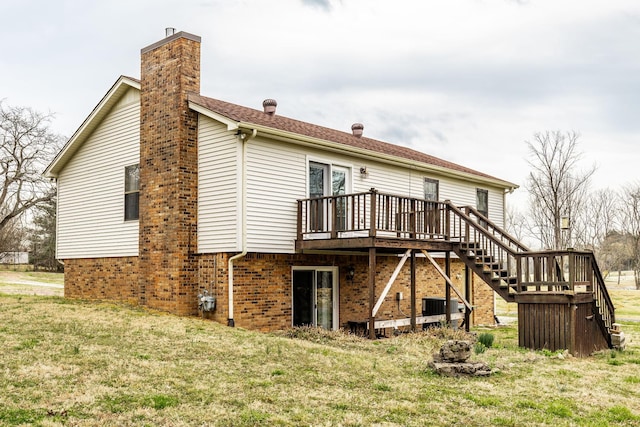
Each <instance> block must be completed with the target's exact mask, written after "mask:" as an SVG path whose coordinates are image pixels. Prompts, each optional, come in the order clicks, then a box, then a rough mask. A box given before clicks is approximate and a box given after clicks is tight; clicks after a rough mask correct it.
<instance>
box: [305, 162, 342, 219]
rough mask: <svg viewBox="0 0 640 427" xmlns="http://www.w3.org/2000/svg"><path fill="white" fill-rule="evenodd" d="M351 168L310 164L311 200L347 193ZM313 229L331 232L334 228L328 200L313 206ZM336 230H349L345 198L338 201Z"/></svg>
mask: <svg viewBox="0 0 640 427" xmlns="http://www.w3.org/2000/svg"><path fill="white" fill-rule="evenodd" d="M348 185H349V168H346V167H343V166H335V165H329V164H326V163H318V162H309V198H315V197H326V196H339V195H343V194H346V193H347V187H348ZM311 207H312V209H311V212H310V213H311V215H310V221H311V229H312V230H314V231H329V230H331V227H332V225H333V224H332V223H331V221H332V218H331V215H330V214H331V213H332V207H331V205H330V203H329V202H328V200H327V199H324V200H323V201H322V202H319V203H316V204H311ZM335 221H336V224H335V227H336V230H345V229H346V228H347V204H346V200H345V198H339V199H336V206H335Z"/></svg>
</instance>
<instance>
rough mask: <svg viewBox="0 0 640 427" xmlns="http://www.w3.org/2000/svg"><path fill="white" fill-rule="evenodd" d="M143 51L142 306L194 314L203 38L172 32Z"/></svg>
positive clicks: (141, 138)
mask: <svg viewBox="0 0 640 427" xmlns="http://www.w3.org/2000/svg"><path fill="white" fill-rule="evenodd" d="M167 34H168V36H167V37H166V38H164V39H162V40H160V41H159V42H157V43H154V44H152V45H150V46H148V47H146V48H144V49H142V51H141V85H140V86H141V89H140V220H139V228H140V236H139V237H140V239H139V258H138V261H139V267H140V274H139V291H140V303H141V304H143V305H147V306H149V307H153V308H157V309H160V310H165V311H170V312H172V313H176V314H183V315H184V314H195V313H197V299H196V296H197V293H198V289H197V286H198V284H197V273H196V271H197V260H196V259H195V255H194V254H195V252H196V241H197V239H196V228H197V227H196V226H197V196H198V194H197V188H198V187H197V186H198V169H197V166H198V144H197V128H198V121H197V120H198V117H197V113H196V112H194V111H191V110H190V109H189V107H188V102H187V94H188V93H189V92H195V93H199V92H200V37H199V36H195V35H193V34H189V33H185V32H177V33H173V34H171V32H167Z"/></svg>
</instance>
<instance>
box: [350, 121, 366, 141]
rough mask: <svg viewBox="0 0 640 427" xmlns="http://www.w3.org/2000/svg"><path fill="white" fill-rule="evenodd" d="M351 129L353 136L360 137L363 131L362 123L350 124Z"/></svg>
mask: <svg viewBox="0 0 640 427" xmlns="http://www.w3.org/2000/svg"><path fill="white" fill-rule="evenodd" d="M351 131H352V132H353V136H355V137H356V138H360V137H361V136H362V133H363V132H364V125H363V124H362V123H354V124H352V125H351Z"/></svg>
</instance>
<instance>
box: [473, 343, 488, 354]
mask: <svg viewBox="0 0 640 427" xmlns="http://www.w3.org/2000/svg"><path fill="white" fill-rule="evenodd" d="M473 350H474V351H475V352H476V354H480V353H484V352H485V351H487V346H485V345H484V344H482V343H481V342H480V341H478V342H477V343H476V344H475V345H474V346H473Z"/></svg>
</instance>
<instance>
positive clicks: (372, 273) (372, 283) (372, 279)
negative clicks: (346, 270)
mask: <svg viewBox="0 0 640 427" xmlns="http://www.w3.org/2000/svg"><path fill="white" fill-rule="evenodd" d="M375 303H376V248H369V314H370V316H369V338H370V339H375V338H376V329H375V326H376V318H375V316H374V314H373V306H374V305H375Z"/></svg>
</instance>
